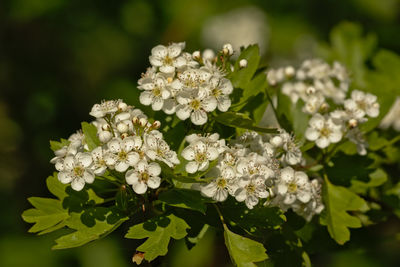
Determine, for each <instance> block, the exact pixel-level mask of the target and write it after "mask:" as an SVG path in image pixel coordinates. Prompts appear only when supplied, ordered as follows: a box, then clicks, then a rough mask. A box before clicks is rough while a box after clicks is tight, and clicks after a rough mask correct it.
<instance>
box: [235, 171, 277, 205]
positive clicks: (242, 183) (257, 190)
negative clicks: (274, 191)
mask: <svg viewBox="0 0 400 267" xmlns="http://www.w3.org/2000/svg"><path fill="white" fill-rule="evenodd" d="M239 187H240V188H239V189H237V190H236V192H235V198H236V200H237V201H239V202H243V201H244V202H245V204H246V206H247V208H249V209H253V207H254V206H255V205H257V204H258V201H259V198H267V197H268V196H269V193H268V191H267V190H266V186H265V179H264V178H263V177H262V176H259V175H253V176H252V177H248V176H247V177H242V178H241V179H240V180H239Z"/></svg>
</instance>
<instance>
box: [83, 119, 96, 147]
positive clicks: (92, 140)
mask: <svg viewBox="0 0 400 267" xmlns="http://www.w3.org/2000/svg"><path fill="white" fill-rule="evenodd" d="M81 125H82V131H83V134H84V135H85V142H86V144H87V145H88V147H89V150H90V151H91V150H93V149H95V148H96V147H98V146H99V145H100V140H99V138H98V137H97V128H96V126H94V125H93V124H91V123H87V122H82V124H81Z"/></svg>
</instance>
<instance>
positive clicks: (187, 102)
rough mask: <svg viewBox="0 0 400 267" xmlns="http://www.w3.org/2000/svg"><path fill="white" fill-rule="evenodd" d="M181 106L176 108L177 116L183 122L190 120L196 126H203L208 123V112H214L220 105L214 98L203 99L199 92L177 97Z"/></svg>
mask: <svg viewBox="0 0 400 267" xmlns="http://www.w3.org/2000/svg"><path fill="white" fill-rule="evenodd" d="M177 101H178V103H179V105H178V106H177V107H176V116H178V118H179V119H181V120H186V119H187V118H189V117H190V120H191V121H192V123H193V124H195V125H203V124H205V123H206V122H207V120H208V116H207V112H212V111H214V110H215V108H216V107H217V105H218V103H217V100H216V99H215V98H214V97H206V98H201V97H200V96H199V92H198V91H197V92H194V93H181V94H180V95H178V96H177Z"/></svg>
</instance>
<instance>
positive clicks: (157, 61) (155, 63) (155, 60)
mask: <svg viewBox="0 0 400 267" xmlns="http://www.w3.org/2000/svg"><path fill="white" fill-rule="evenodd" d="M149 61H150V64H151V65H153V66H155V67H159V66H162V64H163V62H162V59H161V58H160V57H156V56H149Z"/></svg>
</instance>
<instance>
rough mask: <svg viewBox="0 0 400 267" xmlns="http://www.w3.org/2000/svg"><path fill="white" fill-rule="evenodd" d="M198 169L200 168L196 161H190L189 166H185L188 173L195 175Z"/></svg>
mask: <svg viewBox="0 0 400 267" xmlns="http://www.w3.org/2000/svg"><path fill="white" fill-rule="evenodd" d="M198 168H199V165H198V164H197V162H195V161H190V162H188V164H186V166H185V170H186V171H187V172H188V173H195V172H197V170H198Z"/></svg>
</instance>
